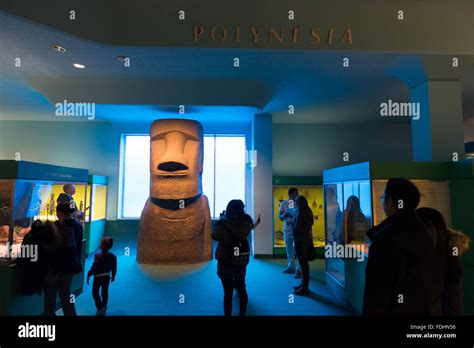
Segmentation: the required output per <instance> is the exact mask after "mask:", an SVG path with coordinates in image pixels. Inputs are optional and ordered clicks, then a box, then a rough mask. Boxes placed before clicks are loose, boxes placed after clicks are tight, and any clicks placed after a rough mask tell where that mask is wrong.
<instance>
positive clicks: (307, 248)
mask: <svg viewBox="0 0 474 348" xmlns="http://www.w3.org/2000/svg"><path fill="white" fill-rule="evenodd" d="M313 224H314V217H313V212H312V211H311V208H310V207H309V205H308V200H307V199H306V197H304V196H298V198H296V217H295V219H294V230H293V231H294V232H293V234H294V238H295V250H296V256H297V257H298V262H299V263H300V265H301V272H302V273H303V277H302V279H301V284H300V285H298V286H295V287H294V289H295V295H301V296H304V295H309V258H310V252H311V249H312V248H313V235H312V231H311V228H312V226H313Z"/></svg>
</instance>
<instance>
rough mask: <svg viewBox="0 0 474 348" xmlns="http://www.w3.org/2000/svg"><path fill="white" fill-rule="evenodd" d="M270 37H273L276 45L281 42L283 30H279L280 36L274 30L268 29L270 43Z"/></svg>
mask: <svg viewBox="0 0 474 348" xmlns="http://www.w3.org/2000/svg"><path fill="white" fill-rule="evenodd" d="M272 37H274V38H275V39H276V40H277V41H278V43H282V42H283V28H280V34H278V33H277V32H276V31H275V29H274V28H270V42H272Z"/></svg>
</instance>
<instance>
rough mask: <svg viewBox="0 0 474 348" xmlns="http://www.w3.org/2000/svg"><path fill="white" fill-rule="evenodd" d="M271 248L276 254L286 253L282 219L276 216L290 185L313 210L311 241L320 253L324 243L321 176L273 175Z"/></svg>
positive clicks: (286, 196) (286, 197)
mask: <svg viewBox="0 0 474 348" xmlns="http://www.w3.org/2000/svg"><path fill="white" fill-rule="evenodd" d="M273 184H274V185H273V250H274V254H276V255H286V250H285V240H284V236H283V221H281V220H280V219H279V217H278V212H279V209H280V204H281V202H282V201H284V200H286V199H288V190H289V189H290V188H291V187H295V188H297V189H298V192H299V194H300V195H303V196H305V197H306V198H307V199H308V203H309V206H310V208H311V210H312V212H313V216H314V225H313V243H314V246H315V247H316V248H317V250H318V251H319V254H322V252H323V248H324V245H325V239H324V236H325V234H324V204H323V187H322V178H321V177H282V176H280V177H274V178H273Z"/></svg>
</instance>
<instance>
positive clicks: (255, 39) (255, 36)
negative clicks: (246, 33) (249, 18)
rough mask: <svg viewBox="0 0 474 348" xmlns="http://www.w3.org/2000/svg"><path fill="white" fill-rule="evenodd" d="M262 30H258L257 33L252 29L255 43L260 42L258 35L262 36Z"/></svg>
mask: <svg viewBox="0 0 474 348" xmlns="http://www.w3.org/2000/svg"><path fill="white" fill-rule="evenodd" d="M261 30H262V28H258V30H257V31H255V29H254V27H252V28H250V31H251V32H252V37H253V43H257V42H258V35H260V31H261Z"/></svg>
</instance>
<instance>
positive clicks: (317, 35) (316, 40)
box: [310, 28, 321, 45]
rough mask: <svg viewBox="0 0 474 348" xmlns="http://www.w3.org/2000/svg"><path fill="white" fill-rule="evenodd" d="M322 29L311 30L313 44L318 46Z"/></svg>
mask: <svg viewBox="0 0 474 348" xmlns="http://www.w3.org/2000/svg"><path fill="white" fill-rule="evenodd" d="M320 35H321V29H319V28H313V29H311V37H312V38H313V40H311V41H310V43H311V44H313V45H317V44H318V43H319V41H321V36H320Z"/></svg>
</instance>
